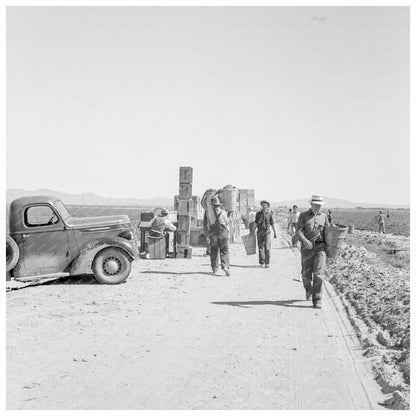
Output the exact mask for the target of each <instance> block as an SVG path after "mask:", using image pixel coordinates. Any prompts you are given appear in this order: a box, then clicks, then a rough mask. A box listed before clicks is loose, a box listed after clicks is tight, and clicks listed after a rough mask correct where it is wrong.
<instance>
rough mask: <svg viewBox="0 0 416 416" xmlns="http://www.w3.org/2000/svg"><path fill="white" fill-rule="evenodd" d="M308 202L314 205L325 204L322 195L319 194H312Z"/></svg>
mask: <svg viewBox="0 0 416 416" xmlns="http://www.w3.org/2000/svg"><path fill="white" fill-rule="evenodd" d="M309 202H310V203H311V204H316V205H324V204H325V201H324V197H323V196H320V195H312V198H311V200H310V201H309Z"/></svg>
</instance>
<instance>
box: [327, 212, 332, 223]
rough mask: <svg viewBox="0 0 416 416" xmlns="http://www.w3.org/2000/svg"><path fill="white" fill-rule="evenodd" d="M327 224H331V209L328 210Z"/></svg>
mask: <svg viewBox="0 0 416 416" xmlns="http://www.w3.org/2000/svg"><path fill="white" fill-rule="evenodd" d="M328 224H329V225H332V211H331V210H330V209H329V210H328Z"/></svg>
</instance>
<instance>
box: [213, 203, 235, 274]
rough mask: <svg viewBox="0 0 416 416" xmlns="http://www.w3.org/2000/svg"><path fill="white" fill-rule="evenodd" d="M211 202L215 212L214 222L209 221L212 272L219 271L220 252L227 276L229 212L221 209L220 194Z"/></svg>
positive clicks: (228, 272) (222, 266)
mask: <svg viewBox="0 0 416 416" xmlns="http://www.w3.org/2000/svg"><path fill="white" fill-rule="evenodd" d="M210 202H211V205H212V207H213V209H214V214H215V222H214V224H210V223H209V221H208V228H209V240H210V249H211V252H210V257H211V267H212V272H213V273H214V274H216V273H217V271H218V254H219V255H220V260H221V268H222V269H223V270H224V272H225V274H226V276H230V248H229V230H230V225H229V220H228V217H227V213H226V212H225V211H224V210H223V209H221V201H220V200H219V198H218V196H214V197H213V198H211V201H210Z"/></svg>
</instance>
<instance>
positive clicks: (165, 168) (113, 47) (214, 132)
mask: <svg viewBox="0 0 416 416" xmlns="http://www.w3.org/2000/svg"><path fill="white" fill-rule="evenodd" d="M6 30H7V31H6V35H7V44H6V48H7V62H6V65H7V176H6V178H7V188H24V189H37V188H51V189H54V190H59V191H62V192H70V193H81V192H95V193H98V194H100V195H104V196H115V197H143V198H146V197H152V196H157V195H163V196H172V195H174V194H176V193H177V191H178V176H179V175H178V170H179V166H192V167H193V168H194V194H202V193H203V191H204V190H205V189H206V188H210V187H214V188H217V187H222V186H225V185H227V184H233V185H235V186H237V187H240V188H255V189H256V196H257V197H258V198H262V197H267V198H270V199H271V200H273V201H280V200H285V199H292V198H303V197H305V196H309V195H311V194H312V193H313V194H323V195H327V196H332V197H337V198H345V199H349V200H352V201H354V202H376V203H377V202H380V203H383V202H384V203H394V204H407V203H409V186H410V185H409V182H410V181H409V176H410V174H409V10H408V8H406V7H349V8H346V7H216V8H213V7H195V8H182V7H158V8H156V7H155V8H151V7H130V8H126V7H59V8H58V7H12V8H10V7H9V8H8V9H7V29H6Z"/></svg>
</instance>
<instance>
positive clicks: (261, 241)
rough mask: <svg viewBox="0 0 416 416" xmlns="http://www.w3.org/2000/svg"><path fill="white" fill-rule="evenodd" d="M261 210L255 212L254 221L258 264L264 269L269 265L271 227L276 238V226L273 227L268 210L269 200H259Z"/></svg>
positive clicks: (272, 218)
mask: <svg viewBox="0 0 416 416" xmlns="http://www.w3.org/2000/svg"><path fill="white" fill-rule="evenodd" d="M260 205H261V211H258V212H257V213H256V219H255V221H254V223H255V225H256V227H257V245H258V247H259V264H260V266H261V267H263V266H264V267H265V268H266V269H267V268H269V267H270V249H271V246H272V240H271V238H272V237H271V229H273V236H274V238H277V234H276V228H275V227H274V217H273V213H272V212H271V211H270V202H269V201H261V202H260Z"/></svg>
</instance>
